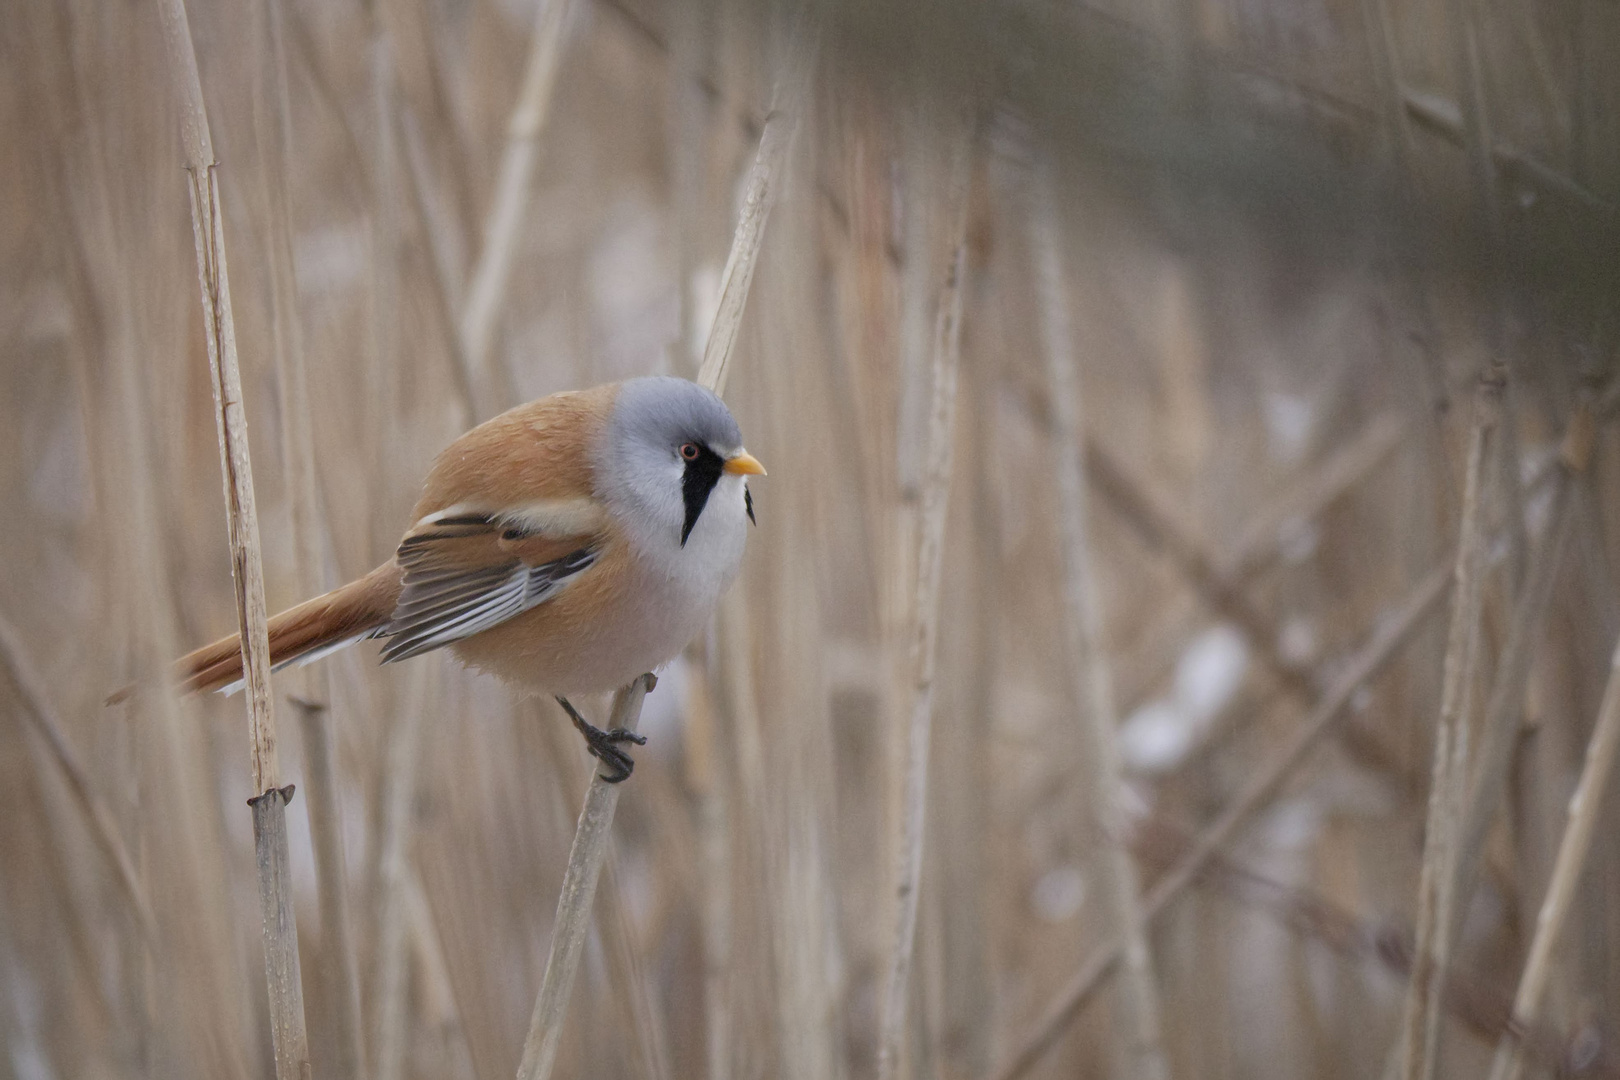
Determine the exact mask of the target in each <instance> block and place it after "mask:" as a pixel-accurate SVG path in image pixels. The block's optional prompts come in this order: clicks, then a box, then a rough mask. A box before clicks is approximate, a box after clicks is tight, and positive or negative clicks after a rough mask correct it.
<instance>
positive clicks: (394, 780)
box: [369, 668, 444, 1080]
mask: <svg viewBox="0 0 1620 1080" xmlns="http://www.w3.org/2000/svg"><path fill="white" fill-rule="evenodd" d="M412 678H413V683H414V685H413V687H412V691H413V692H412V693H411V694H409V695H408V696H407V698H406V703H405V707H404V714H403V715H402V716H400V717H399V718H398V720H397V722H396V723H394V724H393V725H392V727H391V729H390V731H389V735H388V751H387V753H388V761H387V764H386V766H385V769H386V771H385V772H384V774H383V783H382V814H381V816H380V818H379V820H378V823H377V863H376V867H375V869H374V875H375V877H374V880H375V882H376V887H375V888H374V889H373V895H372V906H373V907H374V909H375V919H376V924H375V925H376V939H375V941H374V942H373V943H372V959H373V968H372V972H371V983H370V987H369V988H370V992H371V1000H372V1006H371V1009H372V1014H371V1015H372V1022H371V1029H370V1034H371V1052H372V1062H371V1072H372V1075H373V1076H375V1077H376V1078H377V1080H397V1078H398V1077H401V1076H403V1075H404V1073H405V1042H406V1039H407V1037H408V1035H409V1031H408V1028H407V1025H406V1021H407V1017H406V994H405V991H406V990H407V985H406V975H407V974H408V972H407V969H406V959H407V953H406V929H407V918H408V915H409V907H408V905H409V888H410V849H411V840H412V838H413V836H414V834H415V827H414V826H415V818H416V814H415V804H416V797H417V767H418V764H419V762H420V760H421V756H422V755H421V746H422V737H423V728H424V727H425V726H426V724H427V717H428V714H429V712H430V711H435V710H437V709H439V708H441V707H442V705H443V702H444V697H443V694H442V692H441V686H440V684H439V682H438V680H437V679H436V673H435V672H431V671H427V670H423V669H421V668H419V669H418V670H416V671H415V672H412ZM430 679H432V680H433V683H432V685H431V686H429V685H424V684H426V683H427V681H428V680H430Z"/></svg>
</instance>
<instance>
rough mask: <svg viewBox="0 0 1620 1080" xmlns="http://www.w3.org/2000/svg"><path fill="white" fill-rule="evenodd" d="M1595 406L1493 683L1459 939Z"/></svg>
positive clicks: (1556, 480)
mask: <svg viewBox="0 0 1620 1080" xmlns="http://www.w3.org/2000/svg"><path fill="white" fill-rule="evenodd" d="M1590 404H1591V403H1590V399H1587V400H1584V401H1583V402H1582V403H1581V404H1580V406H1578V408H1577V410H1576V413H1575V418H1574V420H1573V421H1572V422H1571V424H1570V427H1569V430H1568V432H1567V433H1566V435H1565V437H1564V444H1563V449H1562V451H1561V452H1560V454H1559V456H1558V461H1557V466H1556V469H1555V471H1554V473H1553V478H1552V481H1551V483H1552V492H1551V494H1550V495H1549V496H1548V500H1549V503H1550V505H1549V508H1548V511H1547V524H1546V528H1545V531H1544V532H1543V534H1542V539H1541V542H1540V543H1539V544H1538V545H1537V547H1536V549H1535V550H1534V551H1533V552H1531V554H1530V557H1529V568H1528V570H1527V572H1526V575H1525V581H1524V585H1523V587H1522V588H1521V590H1520V592H1519V596H1518V598H1517V600H1516V601H1515V603H1514V606H1513V614H1512V617H1511V619H1510V621H1509V623H1508V634H1507V640H1506V641H1505V642H1504V643H1503V645H1502V654H1501V656H1500V657H1499V658H1498V659H1497V664H1496V673H1495V675H1494V677H1493V679H1492V681H1491V692H1490V697H1489V698H1488V699H1487V703H1486V706H1485V716H1484V721H1483V723H1482V725H1481V732H1480V742H1479V750H1478V751H1477V753H1476V755H1475V759H1476V760H1475V764H1474V766H1473V769H1472V773H1473V777H1474V779H1473V786H1472V788H1471V789H1470V790H1469V794H1468V805H1467V807H1466V809H1465V810H1464V811H1463V814H1462V825H1461V830H1462V831H1461V833H1460V837H1459V841H1458V850H1457V858H1456V861H1455V863H1454V865H1453V867H1452V885H1451V888H1452V893H1453V895H1454V896H1455V897H1456V903H1455V904H1454V905H1453V911H1452V914H1453V916H1454V918H1453V919H1452V922H1451V926H1450V927H1449V934H1450V936H1451V937H1452V938H1453V939H1455V937H1456V935H1457V933H1458V931H1459V926H1458V923H1459V920H1458V919H1456V918H1455V916H1456V915H1457V914H1458V909H1461V908H1464V907H1466V905H1467V903H1468V899H1469V897H1470V896H1471V895H1472V893H1473V889H1474V882H1475V877H1476V874H1477V872H1478V867H1479V860H1480V857H1481V853H1482V852H1483V851H1484V849H1485V838H1486V835H1487V834H1488V833H1489V832H1490V827H1491V821H1492V820H1493V819H1494V818H1495V816H1496V811H1497V807H1498V806H1499V805H1500V804H1501V801H1502V795H1503V793H1504V792H1505V791H1506V790H1507V782H1508V773H1509V771H1510V767H1511V765H1512V761H1513V750H1514V748H1515V747H1516V746H1517V745H1518V738H1517V736H1518V731H1519V721H1520V717H1521V715H1522V709H1523V703H1524V693H1525V686H1526V685H1527V683H1528V682H1529V678H1530V666H1531V662H1532V660H1534V658H1535V655H1536V644H1537V642H1538V641H1539V640H1540V637H1541V627H1542V624H1543V623H1544V622H1545V619H1546V614H1547V609H1548V607H1549V605H1550V603H1551V600H1552V591H1553V585H1554V583H1555V582H1556V580H1557V576H1558V567H1559V563H1560V560H1561V556H1562V554H1563V549H1564V544H1565V541H1566V539H1567V538H1568V536H1569V531H1570V528H1571V525H1572V523H1573V521H1574V516H1575V515H1574V512H1573V511H1574V505H1575V500H1574V496H1575V479H1576V476H1577V475H1578V474H1579V473H1581V472H1583V471H1584V470H1585V468H1586V465H1587V458H1588V456H1589V454H1590V452H1591V440H1590V433H1591V431H1592V415H1591V412H1590Z"/></svg>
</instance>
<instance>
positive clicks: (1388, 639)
mask: <svg viewBox="0 0 1620 1080" xmlns="http://www.w3.org/2000/svg"><path fill="white" fill-rule="evenodd" d="M1450 579H1451V568H1450V567H1449V566H1447V567H1439V568H1437V569H1435V570H1432V571H1430V573H1429V575H1428V576H1427V577H1425V578H1424V579H1423V581H1422V582H1420V583H1419V584H1418V586H1417V587H1416V588H1415V589H1413V590H1412V592H1411V593H1410V594H1409V595H1408V596H1407V597H1406V599H1405V600H1403V601H1402V603H1401V605H1400V607H1399V608H1398V609H1397V610H1395V611H1393V612H1391V613H1390V614H1389V616H1388V617H1387V618H1384V619H1380V620H1379V623H1378V627H1377V629H1375V630H1374V631H1373V633H1372V636H1371V637H1370V638H1369V639H1368V640H1367V642H1366V644H1364V645H1363V646H1362V647H1361V648H1360V649H1358V650H1357V651H1356V652H1355V653H1354V654H1353V655H1352V656H1350V657H1349V658H1347V659H1346V661H1345V662H1344V664H1342V665H1341V666H1340V667H1339V668H1338V671H1339V674H1338V676H1337V678H1335V679H1334V681H1333V683H1332V685H1331V686H1330V687H1329V688H1328V690H1327V691H1326V692H1325V693H1324V694H1323V695H1322V698H1321V700H1320V701H1319V702H1318V704H1317V706H1316V708H1315V709H1313V710H1312V711H1311V713H1310V715H1309V716H1307V717H1306V718H1305V721H1304V722H1303V723H1302V724H1300V726H1299V727H1298V728H1297V729H1296V730H1295V732H1294V734H1293V736H1292V737H1291V738H1290V739H1289V740H1288V743H1287V745H1286V746H1285V747H1284V748H1283V749H1282V751H1281V752H1280V753H1279V754H1278V755H1277V756H1276V757H1275V758H1273V759H1272V760H1271V762H1270V763H1268V764H1267V765H1266V766H1265V767H1264V768H1262V769H1261V770H1260V771H1259V772H1258V773H1257V774H1256V775H1255V776H1254V777H1253V778H1252V779H1251V780H1250V781H1249V783H1248V785H1247V786H1246V787H1245V788H1244V789H1243V792H1242V794H1240V795H1239V796H1238V797H1237V798H1236V799H1234V800H1233V801H1232V803H1231V804H1230V805H1229V806H1227V808H1226V809H1225V810H1223V811H1221V813H1220V816H1219V817H1217V818H1216V819H1215V820H1214V821H1213V822H1211V823H1210V824H1209V826H1208V827H1206V828H1205V829H1204V830H1203V831H1202V832H1201V833H1199V834H1198V839H1197V840H1196V842H1194V844H1193V846H1192V849H1191V850H1190V851H1188V852H1187V854H1186V855H1184V856H1183V857H1182V858H1181V861H1180V862H1178V863H1176V865H1175V866H1174V867H1173V868H1171V869H1170V870H1169V871H1168V872H1167V873H1166V874H1165V875H1164V876H1163V877H1162V878H1160V879H1159V880H1158V881H1157V882H1156V883H1155V884H1154V886H1153V888H1152V889H1150V890H1149V891H1148V894H1147V896H1146V897H1145V898H1144V899H1143V901H1142V918H1143V919H1145V920H1146V921H1147V922H1148V923H1152V921H1153V920H1155V919H1157V918H1158V917H1159V916H1160V915H1161V914H1163V913H1164V911H1165V909H1166V908H1168V907H1169V906H1170V903H1171V901H1173V900H1175V899H1176V898H1177V897H1178V896H1180V895H1181V894H1182V893H1184V892H1186V891H1187V888H1188V887H1189V886H1190V885H1192V883H1193V882H1194V881H1195V880H1197V878H1198V875H1199V874H1200V873H1202V872H1203V871H1204V869H1205V868H1206V867H1208V866H1209V865H1210V864H1211V863H1212V861H1213V860H1214V859H1215V857H1216V856H1217V855H1219V854H1220V852H1221V849H1222V848H1223V847H1225V846H1226V845H1227V844H1228V843H1230V842H1231V841H1232V840H1233V839H1234V838H1236V836H1237V835H1238V834H1239V832H1240V831H1241V830H1242V829H1243V828H1244V827H1245V826H1246V825H1248V823H1249V822H1251V821H1253V820H1254V817H1255V815H1256V814H1258V813H1259V812H1260V811H1261V810H1263V809H1264V808H1265V807H1266V806H1267V805H1269V804H1270V803H1271V801H1272V799H1274V798H1276V796H1277V794H1278V793H1279V792H1280V791H1281V790H1282V788H1283V785H1284V784H1285V783H1286V782H1287V781H1288V779H1289V778H1290V777H1291V776H1293V774H1294V772H1295V770H1297V769H1298V768H1299V766H1300V764H1301V763H1303V762H1304V761H1305V759H1306V757H1307V756H1308V755H1309V754H1310V752H1311V750H1312V749H1313V748H1315V746H1316V745H1317V744H1318V743H1320V742H1321V741H1322V739H1323V738H1324V737H1325V736H1326V735H1327V734H1328V733H1329V732H1331V731H1332V729H1333V725H1334V723H1335V722H1336V721H1337V720H1338V719H1339V718H1340V717H1341V716H1343V715H1344V712H1345V709H1346V706H1348V705H1349V704H1350V700H1351V698H1352V697H1354V696H1355V693H1356V691H1358V690H1360V689H1361V688H1362V687H1363V686H1364V685H1366V684H1367V683H1368V682H1370V681H1371V680H1372V678H1373V677H1374V676H1376V675H1377V674H1378V673H1379V672H1380V671H1381V670H1383V668H1384V665H1385V664H1387V663H1388V662H1389V661H1390V660H1392V659H1394V658H1395V656H1396V655H1397V654H1398V653H1399V651H1400V649H1401V647H1402V646H1403V645H1404V644H1405V643H1406V642H1407V641H1409V640H1410V639H1411V637H1412V634H1413V633H1414V632H1415V631H1416V630H1417V629H1418V628H1419V627H1420V626H1422V625H1423V621H1424V619H1425V617H1426V616H1427V615H1428V614H1429V613H1430V612H1432V611H1433V610H1434V609H1435V608H1436V607H1438V606H1439V603H1440V601H1441V599H1443V598H1444V597H1445V595H1446V591H1447V586H1448V585H1449V584H1450ZM1124 945H1125V943H1124V941H1123V940H1121V939H1120V938H1117V937H1116V938H1113V939H1112V940H1110V941H1109V942H1108V943H1107V944H1106V945H1103V946H1102V947H1100V948H1098V949H1096V950H1095V951H1094V952H1093V953H1092V954H1091V956H1090V957H1088V958H1087V960H1086V962H1085V963H1084V964H1083V965H1082V966H1081V968H1080V970H1079V971H1077V972H1076V973H1075V974H1074V977H1073V978H1071V979H1070V980H1069V982H1068V983H1067V984H1066V985H1065V986H1064V987H1063V989H1062V990H1060V991H1059V992H1058V993H1057V995H1056V997H1055V998H1054V1000H1053V1001H1052V1004H1051V1005H1049V1006H1048V1007H1047V1008H1046V1010H1045V1011H1044V1012H1043V1013H1042V1014H1041V1019H1040V1020H1039V1021H1037V1022H1036V1023H1035V1024H1034V1026H1033V1027H1032V1028H1031V1029H1030V1031H1029V1032H1028V1033H1027V1034H1026V1035H1025V1036H1024V1037H1023V1038H1022V1039H1020V1040H1019V1041H1018V1042H1017V1044H1016V1048H1015V1049H1014V1050H1013V1052H1012V1053H1011V1054H1009V1055H1008V1057H1007V1061H1006V1063H1005V1064H1004V1065H1002V1067H1001V1068H1000V1069H998V1070H996V1072H995V1073H994V1074H992V1075H993V1077H994V1080H1016V1078H1018V1077H1021V1076H1024V1075H1026V1074H1027V1073H1028V1072H1029V1071H1030V1070H1031V1069H1032V1068H1034V1067H1035V1065H1036V1063H1037V1062H1039V1061H1040V1059H1041V1057H1042V1055H1044V1054H1045V1053H1046V1051H1048V1050H1050V1049H1051V1048H1052V1046H1053V1045H1054V1044H1055V1043H1056V1042H1057V1040H1058V1037H1059V1036H1060V1035H1062V1034H1063V1032H1064V1031H1065V1030H1067V1028H1068V1026H1069V1024H1071V1023H1072V1022H1073V1021H1074V1019H1075V1017H1077V1016H1079V1015H1080V1010H1081V1009H1082V1008H1083V1007H1084V1006H1085V1004H1086V1002H1087V1001H1089V1000H1090V998H1091V995H1092V994H1093V993H1094V992H1095V991H1096V989H1097V987H1098V986H1100V985H1101V984H1102V982H1103V980H1104V979H1106V978H1107V977H1108V976H1109V975H1110V974H1111V973H1112V972H1113V971H1114V970H1115V969H1116V968H1117V967H1118V965H1119V961H1120V959H1121V958H1122V956H1123V954H1124Z"/></svg>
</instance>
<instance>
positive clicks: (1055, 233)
mask: <svg viewBox="0 0 1620 1080" xmlns="http://www.w3.org/2000/svg"><path fill="white" fill-rule="evenodd" d="M1052 168H1053V165H1052V163H1051V162H1050V161H1049V160H1042V161H1041V162H1039V163H1038V164H1037V165H1036V167H1035V190H1034V193H1033V195H1034V198H1033V200H1032V201H1033V206H1032V211H1033V212H1032V213H1031V214H1030V216H1029V225H1030V240H1031V243H1032V246H1033V247H1034V251H1035V259H1036V266H1035V277H1036V287H1037V289H1038V290H1039V295H1040V306H1041V325H1042V330H1043V335H1042V336H1043V339H1044V340H1043V342H1042V344H1043V345H1044V346H1045V350H1046V360H1047V376H1048V378H1049V380H1050V390H1051V405H1052V418H1053V425H1052V429H1053V430H1052V434H1053V438H1054V441H1055V442H1056V444H1057V445H1056V446H1055V447H1054V448H1053V451H1054V452H1053V457H1054V459H1055V464H1056V473H1057V482H1058V483H1057V487H1058V520H1059V529H1060V534H1061V537H1062V545H1063V598H1064V611H1065V615H1066V620H1065V621H1066V626H1067V628H1068V636H1069V649H1070V652H1069V655H1070V657H1071V660H1070V662H1069V664H1068V665H1067V667H1068V669H1069V671H1070V672H1071V674H1072V676H1073V682H1072V685H1071V686H1070V687H1069V690H1070V692H1071V693H1072V694H1073V701H1074V703H1075V705H1076V706H1077V707H1078V711H1079V713H1080V717H1079V723H1078V724H1076V725H1075V730H1076V732H1077V733H1078V734H1079V736H1080V761H1081V764H1082V769H1083V772H1082V775H1081V779H1080V782H1081V783H1082V784H1083V785H1084V786H1085V788H1086V798H1087V801H1088V803H1089V806H1090V815H1091V819H1092V822H1091V823H1092V826H1093V828H1094V829H1095V834H1096V836H1097V841H1098V844H1099V847H1100V850H1099V851H1098V853H1097V854H1096V856H1095V857H1094V859H1093V865H1094V867H1095V868H1096V877H1097V880H1098V888H1099V890H1100V893H1101V901H1102V918H1103V920H1104V922H1105V927H1104V929H1105V932H1107V933H1108V934H1110V935H1111V936H1114V937H1117V938H1119V939H1120V940H1121V941H1123V943H1124V954H1123V965H1122V968H1123V970H1122V973H1121V977H1122V984H1121V985H1120V987H1119V990H1120V993H1119V994H1118V995H1117V997H1116V1004H1117V1005H1118V1010H1119V1012H1118V1015H1119V1016H1120V1017H1121V1022H1122V1029H1121V1030H1120V1032H1119V1042H1118V1047H1117V1048H1118V1051H1119V1054H1118V1058H1117V1060H1118V1061H1120V1062H1122V1063H1123V1065H1124V1068H1123V1073H1124V1075H1126V1076H1134V1077H1141V1078H1143V1080H1161V1078H1164V1077H1168V1076H1169V1075H1170V1065H1169V1061H1168V1059H1167V1058H1166V1057H1165V1053H1164V1041H1163V1034H1162V1032H1161V1030H1160V1020H1159V990H1158V985H1157V980H1156V979H1155V977H1154V973H1153V958H1152V954H1151V953H1150V952H1149V949H1148V941H1147V928H1146V925H1145V923H1144V921H1143V919H1142V916H1141V911H1140V905H1141V885H1140V882H1139V880H1138V877H1137V872H1136V864H1135V863H1134V862H1132V860H1131V855H1130V852H1129V851H1127V850H1126V847H1125V828H1124V821H1123V819H1122V817H1121V814H1120V809H1119V807H1120V796H1121V789H1120V775H1119V750H1118V746H1117V742H1116V735H1115V733H1116V729H1117V727H1118V723H1119V720H1118V717H1117V716H1116V714H1115V712H1114V691H1113V681H1112V678H1111V675H1110V673H1109V670H1108V658H1107V655H1106V654H1105V652H1104V647H1103V642H1102V640H1101V629H1100V622H1101V613H1100V612H1099V611H1098V601H1097V587H1096V579H1095V576H1094V574H1093V571H1092V558H1091V544H1090V538H1089V535H1088V526H1087V513H1088V511H1087V508H1086V485H1085V465H1084V460H1083V455H1084V453H1085V436H1084V430H1083V428H1082V423H1083V420H1082V414H1081V405H1080V401H1081V386H1080V377H1079V372H1078V364H1077V363H1076V360H1075V355H1074V330H1073V327H1072V326H1070V324H1069V304H1070V303H1071V299H1070V295H1069V289H1068V284H1067V279H1066V275H1065V273H1064V265H1063V254H1062V251H1061V250H1060V247H1059V245H1060V244H1061V243H1062V237H1063V222H1062V218H1061V213H1060V209H1059V207H1058V205H1057V192H1056V190H1055V185H1054V181H1053V177H1052V172H1051V170H1052Z"/></svg>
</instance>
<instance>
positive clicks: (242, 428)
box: [160, 0, 309, 1080]
mask: <svg viewBox="0 0 1620 1080" xmlns="http://www.w3.org/2000/svg"><path fill="white" fill-rule="evenodd" d="M160 11H161V14H162V18H163V29H164V37H165V39H166V42H167V46H168V51H169V66H170V69H171V72H172V74H173V76H174V80H175V89H176V91H177V94H178V98H179V106H180V115H181V124H180V128H181V143H182V146H183V148H184V153H185V166H186V174H187V178H188V181H189V188H190V194H191V223H192V233H193V236H194V238H195V243H196V249H197V279H198V283H199V285H200V286H201V289H202V310H203V327H204V332H205V334H204V336H205V338H206V340H207V344H208V369H209V373H210V375H211V377H212V383H213V390H214V416H215V427H216V430H217V434H218V436H219V451H220V464H221V466H222V471H223V472H224V475H225V507H226V525H227V529H228V532H229V536H230V546H231V568H232V577H233V579H234V581H235V584H236V614H237V626H238V628H239V630H240V632H241V635H242V668H243V681H244V684H245V687H246V693H245V694H244V695H243V696H244V697H245V698H246V699H247V706H248V722H249V729H250V736H251V742H252V764H253V790H254V791H255V792H256V793H257V794H256V795H255V796H254V798H253V799H252V800H251V805H252V807H253V838H254V850H255V853H256V861H257V864H258V869H259V910H260V917H261V919H262V921H263V925H264V966H265V978H266V982H267V984H268V986H269V1001H270V1034H271V1046H272V1049H273V1051H274V1055H275V1062H276V1077H277V1080H299V1078H302V1077H306V1076H307V1075H308V1073H309V1040H308V1036H307V1035H306V1033H305V1029H304V992H303V983H302V980H301V977H300V975H299V970H298V930H297V923H296V921H295V918H294V912H293V898H292V882H291V880H290V878H291V871H290V859H289V856H288V850H287V817H286V814H287V800H288V799H290V798H291V797H292V790H291V788H281V787H279V783H280V781H279V779H278V775H279V771H278V767H277V763H276V723H275V713H274V711H273V709H272V707H271V700H270V635H269V617H268V615H267V614H266V611H265V605H264V567H263V562H262V559H261V556H260V547H259V519H258V511H257V510H256V508H255V506H254V499H253V466H252V462H251V459H250V457H249V454H248V440H247V415H246V410H245V409H244V408H243V405H242V375H241V371H240V369H239V367H238V364H237V358H236V326H235V322H234V320H233V318H232V316H231V288H230V278H229V276H228V274H227V272H226V266H225V214H224V211H223V208H222V207H221V206H220V201H219V178H218V176H217V175H216V172H215V162H214V150H213V142H212V139H211V137H210V135H209V131H208V112H207V109H206V108H205V107H204V104H203V96H202V83H201V80H200V79H199V77H198V74H197V54H196V51H195V49H193V47H192V43H191V28H190V25H189V24H188V23H187V21H186V9H185V4H184V0H163V3H162V5H161V8H160Z"/></svg>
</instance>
